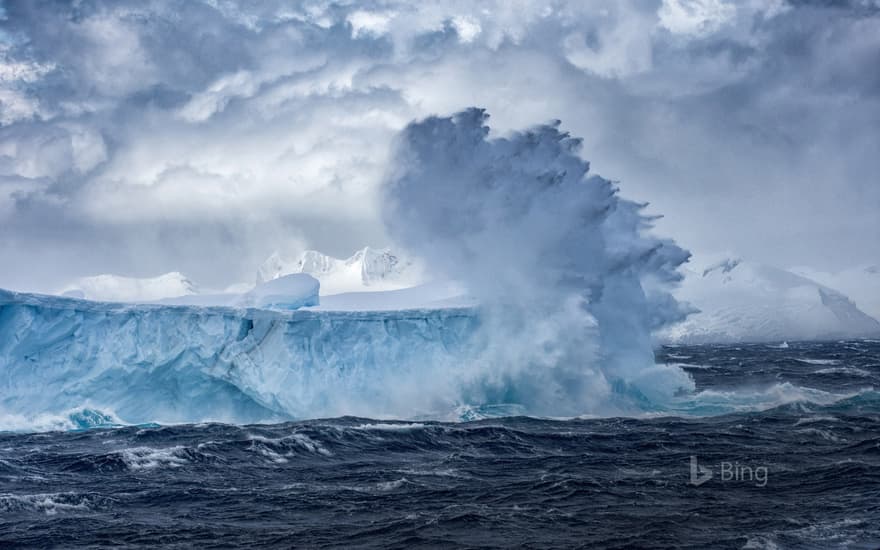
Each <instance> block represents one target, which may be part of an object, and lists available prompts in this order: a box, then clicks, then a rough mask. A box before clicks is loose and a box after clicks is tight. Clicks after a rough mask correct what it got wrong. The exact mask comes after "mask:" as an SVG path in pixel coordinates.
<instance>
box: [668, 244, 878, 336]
mask: <svg viewBox="0 0 880 550" xmlns="http://www.w3.org/2000/svg"><path fill="white" fill-rule="evenodd" d="M683 271H684V273H685V278H684V281H683V282H682V284H681V288H680V289H679V290H678V291H677V292H676V297H677V298H679V299H680V300H683V301H686V302H688V303H690V304H691V305H693V306H694V307H696V308H697V309H699V310H700V311H699V312H698V313H695V314H692V315H690V316H689V317H688V318H687V319H686V320H685V321H683V322H681V323H678V324H675V325H673V326H671V327H666V328H665V329H663V330H661V331H660V332H659V333H658V335H657V336H658V339H660V340H661V341H672V342H688V343H703V342H766V341H783V340H821V339H833V338H854V337H866V336H876V335H878V334H880V323H878V321H877V320H875V319H874V318H872V317H871V316H869V315H867V314H866V313H864V312H863V311H862V310H860V309H859V308H858V307H857V306H856V304H855V303H853V301H852V300H850V299H849V298H848V297H847V296H845V295H844V294H842V293H841V292H839V291H837V290H835V289H833V288H830V287H828V286H825V285H822V284H819V283H817V282H816V281H814V280H811V279H809V278H807V277H804V276H801V275H797V274H795V273H792V272H790V271H785V270H782V269H778V268H775V267H771V266H768V265H763V264H759V263H755V262H751V261H746V260H742V259H741V258H738V257H735V256H731V257H726V258H723V259H721V260H720V261H713V262H707V263H705V265H703V266H700V265H699V264H696V265H694V266H693V267H691V268H686V269H684V270H683Z"/></svg>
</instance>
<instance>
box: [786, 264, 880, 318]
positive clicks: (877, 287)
mask: <svg viewBox="0 0 880 550" xmlns="http://www.w3.org/2000/svg"><path fill="white" fill-rule="evenodd" d="M792 271H793V272H794V273H797V274H798V275H801V276H804V277H807V278H809V279H812V280H814V281H818V282H819V283H822V284H823V285H827V286H829V287H831V288H835V289H837V290H840V291H841V292H843V293H845V294H846V295H847V296H849V297H850V298H852V299H853V300H854V301H855V303H856V305H857V306H858V307H859V309H861V310H862V311H864V312H865V313H867V314H868V315H871V316H872V317H874V318H875V319H880V264H874V265H866V266H861V267H854V268H850V269H845V270H843V271H837V272H834V273H829V272H825V271H819V270H816V269H811V268H808V267H796V268H793V269H792Z"/></svg>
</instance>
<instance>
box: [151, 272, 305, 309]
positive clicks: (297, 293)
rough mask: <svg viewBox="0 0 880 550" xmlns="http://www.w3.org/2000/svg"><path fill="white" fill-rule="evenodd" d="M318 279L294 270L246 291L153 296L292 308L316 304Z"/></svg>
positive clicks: (167, 300) (205, 303)
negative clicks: (289, 273)
mask: <svg viewBox="0 0 880 550" xmlns="http://www.w3.org/2000/svg"><path fill="white" fill-rule="evenodd" d="M319 292H320V283H319V282H318V280H317V279H315V278H314V277H312V276H311V275H307V274H305V273H294V274H291V275H284V276H283V277H279V278H277V279H272V280H271V281H266V282H264V283H260V284H258V285H256V286H254V287H253V288H251V289H250V290H248V291H247V292H242V293H237V292H225V293H221V294H191V295H189V296H176V297H173V298H165V299H163V300H157V301H156V302H153V303H156V304H163V305H186V306H206V307H210V306H225V307H235V308H262V309H278V310H294V309H300V308H303V307H309V306H317V305H318V304H319V303H320V299H319V297H318V296H319Z"/></svg>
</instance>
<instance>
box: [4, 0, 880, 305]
mask: <svg viewBox="0 0 880 550" xmlns="http://www.w3.org/2000/svg"><path fill="white" fill-rule="evenodd" d="M708 4H709V5H711V3H708ZM728 4H730V5H733V6H734V7H735V9H729V8H726V7H725V6H724V3H719V4H717V6H716V7H718V6H720V8H718V9H717V10H716V12H714V13H710V14H708V15H706V17H712V18H714V19H711V21H709V20H707V21H709V22H708V23H706V24H703V25H700V24H699V21H697V23H696V24H694V23H693V22H692V21H687V22H685V23H686V24H678V25H677V26H676V25H672V26H669V25H667V23H668V22H664V21H662V20H661V19H662V18H661V16H660V15H658V13H659V10H661V9H662V8H663V3H662V2H660V1H659V0H658V1H657V2H632V3H630V2H598V3H583V2H564V1H553V2H517V3H510V2H497V3H494V2H490V3H483V4H479V5H476V4H474V3H471V2H458V1H455V0H449V1H447V2H441V3H430V4H424V5H418V6H416V5H412V4H408V3H402V2H396V1H382V2H379V1H377V2H359V3H328V2H297V3H289V2H277V3H274V2H261V3H259V4H256V5H253V4H251V3H245V2H242V3H239V2H232V1H220V0H217V1H210V2H195V1H170V0H169V1H158V0H157V1H152V2H112V3H110V2H99V1H85V2H76V3H68V2H23V1H21V2H7V3H6V4H5V18H4V19H3V20H2V21H0V30H2V34H0V41H2V43H0V123H2V127H0V263H2V264H3V266H4V269H3V270H2V272H0V287H4V286H7V287H14V288H35V289H42V290H49V289H52V288H54V287H56V286H58V285H60V284H63V283H64V282H66V281H67V280H69V279H71V278H73V277H76V276H82V275H91V274H94V273H98V272H108V271H109V272H117V273H120V274H126V275H154V274H157V273H160V272H164V271H170V270H180V271H183V272H185V273H187V274H188V275H190V276H191V277H193V278H194V279H196V280H198V281H199V282H200V283H202V284H205V285H216V286H222V285H224V284H227V283H231V282H234V281H236V280H243V279H247V278H249V277H250V274H251V272H252V271H253V268H254V266H255V265H256V264H257V263H259V261H260V260H261V259H262V256H265V255H268V254H269V253H270V252H271V251H272V250H273V249H276V248H285V247H286V246H287V243H289V242H290V241H294V240H299V241H302V242H304V243H306V244H308V245H309V246H313V247H316V248H321V249H324V250H326V251H327V252H331V253H335V254H338V255H345V254H347V253H349V252H350V251H351V250H354V249H356V248H359V247H361V246H363V245H366V244H370V245H383V244H386V243H387V241H388V238H387V236H386V235H385V234H384V231H383V229H382V224H381V223H380V221H379V219H380V213H381V204H380V202H379V195H378V187H379V185H380V182H381V180H382V175H383V173H384V170H385V169H386V166H387V155H388V149H389V145H390V143H391V140H392V137H393V136H394V134H395V132H397V131H398V130H399V129H401V128H403V127H404V126H405V125H406V124H407V123H408V122H409V121H411V120H413V119H417V118H422V117H424V116H427V115H430V114H448V113H452V112H457V111H459V110H461V109H463V108H465V107H468V106H472V105H478V106H482V107H485V108H487V109H488V110H489V111H490V112H491V113H492V114H493V125H492V126H493V132H496V133H498V134H504V133H505V132H506V131H509V130H511V129H514V128H521V127H528V126H532V125H534V124H536V123H541V122H546V121H549V120H553V119H561V120H562V124H563V128H565V129H567V130H570V131H571V132H572V133H573V134H575V135H579V136H583V138H584V147H583V155H584V157H585V158H586V159H588V160H590V161H591V162H592V164H593V167H594V168H595V169H596V171H598V172H599V173H601V174H603V175H605V176H606V177H610V178H614V179H616V180H620V182H621V183H620V186H621V189H622V193H623V195H624V196H626V197H631V198H633V199H638V200H647V201H649V202H651V203H652V206H651V207H650V209H649V210H650V212H651V213H661V214H664V215H665V218H664V219H663V220H660V221H659V222H658V225H657V229H656V231H657V232H659V233H662V234H664V235H667V236H671V237H674V238H675V239H676V240H677V241H678V242H680V243H681V244H682V245H684V246H686V247H688V248H691V249H692V250H694V251H695V252H696V253H697V254H699V253H700V252H701V251H717V250H723V249H732V250H734V251H736V252H738V253H740V254H742V255H744V256H749V257H753V258H755V259H759V260H765V261H773V262H778V263H782V264H783V265H785V264H792V265H794V264H797V265H814V266H815V267H817V268H820V269H826V270H828V269H834V268H835V267H845V266H847V265H850V264H858V263H863V262H864V263H867V262H870V261H876V258H877V256H878V255H880V250H878V246H880V245H878V244H877V242H878V238H877V237H878V236H880V218H878V217H877V215H876V212H877V208H878V207H880V189H878V187H877V186H876V174H877V173H878V169H880V166H878V165H880V160H878V158H877V155H876V151H878V150H880V136H878V132H877V130H876V129H877V128H878V127H880V95H878V92H880V72H878V71H877V70H876V67H877V66H880V65H878V62H880V13H878V8H877V5H876V3H871V2H850V3H843V2H833V3H831V2H789V3H787V4H779V5H777V6H776V7H774V4H773V3H764V2H751V1H746V0H744V1H743V2H740V3H736V4H733V3H728ZM664 25H666V26H664ZM10 266H11V267H10Z"/></svg>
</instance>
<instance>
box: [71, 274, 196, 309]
mask: <svg viewBox="0 0 880 550" xmlns="http://www.w3.org/2000/svg"><path fill="white" fill-rule="evenodd" d="M198 292H199V289H198V288H197V287H196V285H195V284H193V282H192V281H191V280H189V279H188V278H187V277H186V276H184V275H183V274H182V273H179V272H177V271H172V272H170V273H165V274H164V275H159V276H158V277H145V278H137V277H123V276H121V275H107V274H105V275H95V276H93V277H82V278H80V279H77V280H76V281H74V282H72V283H70V284H69V285H67V286H66V287H64V288H63V289H61V291H60V292H59V294H62V295H64V296H70V297H73V298H84V299H86V300H96V301H100V302H150V301H153V300H161V299H162V298H171V297H175V296H187V295H192V294H197V293H198Z"/></svg>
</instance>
